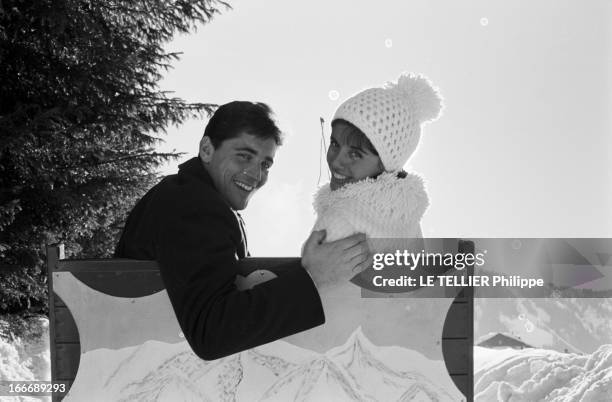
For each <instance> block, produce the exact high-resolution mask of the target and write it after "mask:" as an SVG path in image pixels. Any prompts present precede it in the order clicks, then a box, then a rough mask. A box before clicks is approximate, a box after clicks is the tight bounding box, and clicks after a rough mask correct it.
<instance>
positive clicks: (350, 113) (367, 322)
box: [241, 75, 461, 400]
mask: <svg viewBox="0 0 612 402" xmlns="http://www.w3.org/2000/svg"><path fill="white" fill-rule="evenodd" d="M440 110H441V98H440V96H439V95H438V93H437V92H436V91H435V90H434V89H433V87H432V86H431V84H430V83H429V81H428V80H427V79H426V78H424V77H421V76H414V75H402V76H400V78H399V79H398V81H397V82H395V83H389V84H387V85H386V86H385V87H382V88H370V89H366V90H364V91H362V92H360V93H358V94H356V95H354V96H353V97H351V98H349V99H347V100H346V101H345V102H344V103H342V104H341V105H340V107H339V108H338V110H337V111H336V113H335V115H334V118H333V120H332V133H331V139H330V145H329V149H328V151H327V163H328V165H329V169H330V171H331V181H330V183H329V184H327V185H325V186H323V187H322V188H321V189H319V191H318V192H317V194H316V195H315V200H314V208H315V211H316V213H317V220H316V223H315V225H314V228H313V230H317V231H318V230H325V233H326V235H325V241H333V240H336V239H340V238H343V237H346V236H349V235H351V234H354V233H357V232H361V233H365V234H366V235H367V237H368V242H369V246H370V249H371V251H373V252H386V251H393V250H397V249H399V250H403V249H412V250H417V251H420V250H421V249H422V246H423V243H422V235H421V229H420V220H421V218H422V216H423V214H424V212H425V210H426V209H427V206H428V198H427V194H426V192H425V188H424V185H423V181H422V179H421V178H420V177H419V176H417V175H415V174H411V173H406V172H405V171H403V170H402V167H403V166H404V165H405V164H406V162H407V160H408V158H409V157H410V156H411V155H412V154H413V153H414V151H415V149H416V147H417V144H418V142H419V139H420V135H421V125H422V124H423V123H424V122H426V121H431V120H433V119H435V118H436V117H437V116H438V115H439V113H440ZM272 275H273V274H272ZM260 278H264V279H263V280H268V278H270V273H269V272H267V271H256V272H254V273H253V274H251V275H250V276H249V277H248V278H247V280H246V281H245V282H242V283H241V287H242V288H249V287H251V286H255V285H256V284H257V283H258V282H261V281H263V280H262V279H260ZM320 296H321V299H322V301H323V305H324V309H325V316H326V322H325V324H324V325H322V326H319V327H316V328H313V329H311V330H308V331H304V332H301V333H298V334H296V335H293V336H290V337H287V338H285V339H283V340H281V341H277V342H273V343H271V344H268V345H265V346H262V347H260V348H256V349H254V351H253V352H244V353H245V354H246V355H249V354H254V353H259V354H260V355H257V356H258V358H260V359H263V358H261V356H266V358H267V359H268V360H270V361H272V360H274V361H280V362H283V363H282V366H283V367H287V368H286V369H283V370H281V371H280V372H279V373H278V378H277V379H276V380H274V382H273V383H272V385H270V383H268V384H267V385H266V386H265V387H263V388H266V391H265V393H264V394H263V399H268V398H269V399H273V400H277V399H278V400H285V398H288V399H294V398H303V397H304V396H305V395H308V396H313V395H318V396H320V397H322V398H327V399H329V398H338V399H342V400H344V399H360V398H365V399H368V398H372V399H374V400H397V399H402V400H413V399H412V398H415V399H416V400H460V399H461V395H460V394H459V393H458V391H457V390H456V388H455V387H454V386H453V385H452V383H450V378H449V377H448V374H447V372H446V369H445V367H444V364H443V362H442V360H443V357H442V353H441V345H440V337H441V334H442V325H443V322H444V317H445V315H446V311H447V310H448V307H449V305H450V303H451V302H452V300H451V299H425V298H422V299H415V298H389V297H384V296H388V295H385V294H377V295H376V294H375V295H374V297H370V298H368V297H364V295H363V294H362V289H361V288H359V287H358V286H356V285H355V284H353V283H337V284H333V285H331V286H328V287H326V288H325V289H323V290H320ZM370 296H372V295H370ZM287 342H288V343H289V344H291V345H288V344H287ZM295 346H297V347H299V348H297V349H291V348H293V347H295ZM397 346H400V347H401V348H397ZM391 350H392V351H393V352H392V353H391V352H389V351H391ZM303 351H314V352H316V353H317V354H316V356H319V357H317V358H313V357H312V356H306V357H292V356H295V355H299V353H301V352H303ZM385 353H391V354H390V355H385ZM403 353H413V354H412V355H410V357H403V358H400V360H401V363H400V364H399V365H396V366H394V365H393V355H395V356H402V354H403ZM246 355H245V356H246ZM347 356H348V357H347ZM380 356H386V357H383V358H380ZM275 359H276V360H275ZM392 367H396V368H397V370H394V369H393V368H392ZM425 367H427V369H425ZM432 367H433V368H432ZM420 373H421V374H420ZM419 375H421V377H419ZM352 381H354V382H352ZM411 381H412V382H411ZM263 382H264V381H263V380H262V381H261V382H259V383H263ZM339 384H340V385H339ZM360 384H361V385H360ZM441 384H444V385H441ZM291 390H293V391H291ZM411 393H412V394H411ZM420 398H423V399H420Z"/></svg>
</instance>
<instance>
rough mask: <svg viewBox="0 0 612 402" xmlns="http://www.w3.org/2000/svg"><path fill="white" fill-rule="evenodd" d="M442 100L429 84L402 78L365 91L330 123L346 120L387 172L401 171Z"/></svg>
mask: <svg viewBox="0 0 612 402" xmlns="http://www.w3.org/2000/svg"><path fill="white" fill-rule="evenodd" d="M441 110H442V98H441V96H440V95H439V94H438V92H437V90H435V89H434V88H433V86H432V85H431V83H430V82H429V80H428V79H427V78H425V77H423V76H420V75H412V74H404V75H401V76H400V77H399V79H398V80H397V82H396V83H387V84H386V86H385V87H383V88H370V89H366V90H364V91H362V92H359V93H358V94H356V95H354V96H352V97H351V98H349V99H347V100H346V101H344V102H343V103H342V104H341V105H340V106H339V107H338V110H336V113H335V114H334V118H333V120H336V119H343V120H346V121H348V122H350V123H352V124H353V125H355V126H356V127H357V128H359V129H360V130H361V131H363V133H364V134H365V135H366V136H367V137H368V139H369V140H370V141H371V142H372V145H374V148H376V151H377V152H378V153H379V155H380V159H381V161H382V163H383V165H384V167H385V170H387V171H396V170H399V169H401V168H402V167H403V166H404V165H405V164H406V162H407V161H408V158H410V156H411V155H412V154H413V153H414V151H415V150H416V147H417V145H418V143H419V140H420V138H421V125H422V124H423V123H425V122H427V121H432V120H434V119H436V118H437V117H438V116H439V115H440V112H441Z"/></svg>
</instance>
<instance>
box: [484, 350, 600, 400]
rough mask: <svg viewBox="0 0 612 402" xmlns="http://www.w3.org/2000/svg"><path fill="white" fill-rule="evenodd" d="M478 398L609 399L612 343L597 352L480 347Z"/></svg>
mask: <svg viewBox="0 0 612 402" xmlns="http://www.w3.org/2000/svg"><path fill="white" fill-rule="evenodd" d="M474 371H475V374H474V395H475V399H474V400H475V401H477V402H495V401H500V402H501V401H503V402H532V401H545V402H609V401H610V400H612V345H603V346H600V347H599V349H597V350H596V351H595V352H593V353H592V354H586V355H580V354H574V353H560V352H556V351H552V350H545V349H523V350H515V349H510V348H506V349H487V348H482V347H475V348H474Z"/></svg>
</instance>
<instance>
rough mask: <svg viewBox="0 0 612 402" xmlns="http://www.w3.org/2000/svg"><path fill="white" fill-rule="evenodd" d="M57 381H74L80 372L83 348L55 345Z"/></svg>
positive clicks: (61, 344) (72, 344) (70, 345)
mask: <svg viewBox="0 0 612 402" xmlns="http://www.w3.org/2000/svg"><path fill="white" fill-rule="evenodd" d="M55 353H56V354H55V356H56V372H55V374H54V376H53V377H54V378H55V379H56V380H74V378H75V376H76V373H77V371H78V370H79V360H80V358H81V348H80V345H79V344H74V343H58V344H56V345H55Z"/></svg>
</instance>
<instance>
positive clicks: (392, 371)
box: [67, 328, 463, 401]
mask: <svg viewBox="0 0 612 402" xmlns="http://www.w3.org/2000/svg"><path fill="white" fill-rule="evenodd" d="M84 397H86V399H87V400H89V401H92V400H116V401H163V400H168V401H170V400H172V401H177V400H181V401H192V400H193V401H229V400H232V401H233V400H238V401H241V400H243V401H247V400H248V401H252V400H263V401H295V400H300V401H320V400H335V401H336V400H337V401H344V400H351V401H461V400H463V396H462V395H461V393H460V392H459V391H458V390H457V389H456V388H455V386H454V384H453V383H452V380H451V379H450V377H449V376H448V374H447V373H446V368H445V366H444V363H443V362H441V361H432V360H429V359H427V358H425V357H424V356H423V355H421V354H420V353H417V352H415V351H412V350H408V349H405V348H401V347H377V346H375V345H373V344H372V343H371V342H370V341H369V340H368V339H367V338H366V337H365V336H364V335H363V333H362V331H361V329H360V328H359V329H357V330H356V331H355V332H354V333H353V334H352V335H351V337H350V338H349V339H348V340H347V341H346V343H345V344H344V345H342V346H339V347H337V348H333V349H331V350H329V351H328V352H327V353H316V352H312V351H309V350H307V349H304V348H300V347H297V346H294V345H291V344H289V343H288V342H285V341H277V342H273V343H270V344H267V345H264V346H261V347H259V348H255V349H252V350H249V351H246V352H243V353H240V354H236V355H232V356H229V357H227V358H224V359H219V360H216V361H212V362H205V361H203V360H200V359H199V358H197V357H196V356H195V355H194V354H193V353H192V352H191V350H190V349H189V346H188V345H187V343H186V342H183V343H178V344H167V343H162V342H154V341H149V342H146V343H145V344H143V345H141V346H138V347H130V348H124V349H121V350H108V349H98V350H94V351H91V352H88V353H86V354H84V355H83V356H82V360H81V365H80V367H79V374H78V376H77V380H76V382H75V383H74V385H73V389H72V390H71V392H70V394H69V398H68V399H67V400H71V401H80V400H83V398H84Z"/></svg>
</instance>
